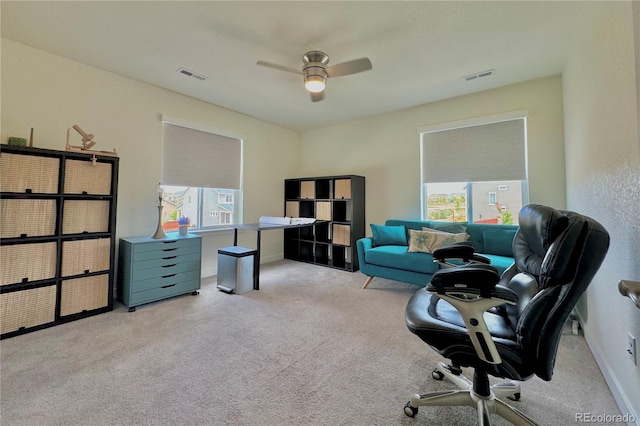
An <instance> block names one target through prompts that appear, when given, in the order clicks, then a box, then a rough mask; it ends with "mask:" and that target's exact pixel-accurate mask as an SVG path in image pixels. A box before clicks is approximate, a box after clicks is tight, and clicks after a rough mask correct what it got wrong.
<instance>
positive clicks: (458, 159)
mask: <svg viewBox="0 0 640 426" xmlns="http://www.w3.org/2000/svg"><path fill="white" fill-rule="evenodd" d="M525 115H526V114H522V112H518V113H512V114H507V115H501V116H493V117H484V118H478V119H474V120H470V121H464V122H457V123H448V124H441V125H437V126H431V127H427V128H423V129H420V152H421V160H420V161H421V182H422V189H423V190H422V212H423V218H424V219H430V220H443V221H452V220H453V221H468V222H476V221H479V222H484V223H507V222H503V220H505V221H511V220H512V219H511V217H513V216H515V217H517V213H518V211H519V210H520V208H521V207H522V205H524V204H526V202H527V200H528V189H527V188H528V187H527V155H526V117H525ZM505 211H508V212H509V214H511V216H509V215H508V214H505V213H504V212H505Z"/></svg>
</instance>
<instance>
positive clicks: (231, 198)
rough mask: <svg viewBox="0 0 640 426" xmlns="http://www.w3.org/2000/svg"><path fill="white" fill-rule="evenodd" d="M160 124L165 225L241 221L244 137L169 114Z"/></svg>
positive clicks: (199, 226)
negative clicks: (183, 219)
mask: <svg viewBox="0 0 640 426" xmlns="http://www.w3.org/2000/svg"><path fill="white" fill-rule="evenodd" d="M162 130H163V145H162V181H161V182H162V184H163V186H164V188H165V194H164V199H163V206H164V208H163V215H162V216H163V228H164V229H165V230H167V231H172V230H175V229H177V219H178V218H179V217H181V216H187V217H188V218H189V219H190V229H191V230H202V229H215V228H216V227H221V226H228V225H230V224H235V223H242V146H243V143H242V138H241V137H237V136H234V135H230V134H228V133H227V132H224V131H220V130H216V129H210V128H206V127H203V126H200V125H197V124H193V123H186V122H184V121H182V120H179V119H175V118H171V117H167V116H163V123H162Z"/></svg>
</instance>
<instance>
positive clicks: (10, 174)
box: [0, 152, 60, 194]
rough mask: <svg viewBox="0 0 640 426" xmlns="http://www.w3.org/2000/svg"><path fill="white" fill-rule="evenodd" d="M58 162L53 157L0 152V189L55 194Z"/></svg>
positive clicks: (56, 190) (2, 190)
mask: <svg viewBox="0 0 640 426" xmlns="http://www.w3.org/2000/svg"><path fill="white" fill-rule="evenodd" d="M59 164H60V160H59V159H57V158H53V157H42V156H36V155H21V154H11V153H5V152H3V153H0V170H2V179H1V180H0V191H1V192H22V193H24V192H27V189H30V190H31V192H33V193H34V194H37V193H40V194H56V193H57V192H58V170H59Z"/></svg>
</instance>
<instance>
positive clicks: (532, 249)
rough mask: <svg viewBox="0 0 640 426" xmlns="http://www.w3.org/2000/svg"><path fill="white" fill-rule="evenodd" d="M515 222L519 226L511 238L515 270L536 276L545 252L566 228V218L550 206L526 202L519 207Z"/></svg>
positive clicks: (538, 273) (567, 220)
mask: <svg viewBox="0 0 640 426" xmlns="http://www.w3.org/2000/svg"><path fill="white" fill-rule="evenodd" d="M518 224H519V226H520V227H519V229H518V232H517V233H516V236H515V238H514V240H513V255H514V258H515V262H516V266H517V268H518V271H519V272H526V273H529V274H531V275H534V276H535V277H540V272H541V270H542V262H543V260H544V258H545V256H546V254H547V251H548V250H549V247H550V246H551V244H553V242H554V241H555V240H556V238H557V237H558V236H559V235H560V234H561V233H562V232H563V231H564V230H565V229H566V228H567V226H568V224H569V219H568V218H567V217H566V216H564V215H563V214H562V213H561V212H560V211H558V210H555V209H553V208H551V207H546V206H541V205H537V204H529V205H527V206H524V207H523V208H522V209H521V210H520V213H519V214H518Z"/></svg>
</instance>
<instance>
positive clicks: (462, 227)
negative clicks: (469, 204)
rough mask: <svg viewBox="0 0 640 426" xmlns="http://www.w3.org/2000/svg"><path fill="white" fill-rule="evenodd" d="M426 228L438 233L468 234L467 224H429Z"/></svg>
mask: <svg viewBox="0 0 640 426" xmlns="http://www.w3.org/2000/svg"><path fill="white" fill-rule="evenodd" d="M426 226H427V227H428V228H431V229H435V230H436V231H443V232H450V233H452V234H462V233H465V232H467V223H466V222H429V224H428V225H426Z"/></svg>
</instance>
